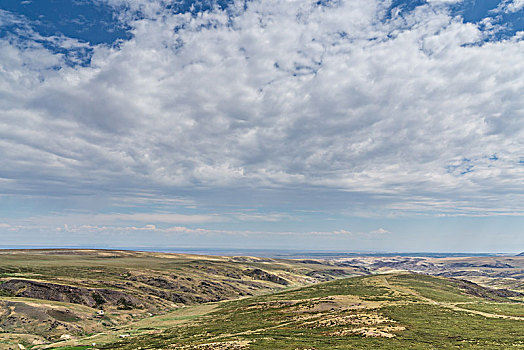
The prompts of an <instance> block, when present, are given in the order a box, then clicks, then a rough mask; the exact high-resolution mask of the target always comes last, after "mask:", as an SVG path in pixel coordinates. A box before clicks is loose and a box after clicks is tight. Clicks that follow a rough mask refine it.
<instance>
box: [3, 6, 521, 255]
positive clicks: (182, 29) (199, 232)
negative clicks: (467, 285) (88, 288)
mask: <svg viewBox="0 0 524 350" xmlns="http://www.w3.org/2000/svg"><path fill="white" fill-rule="evenodd" d="M523 38H524V1H522V0H485V1H474V0H464V1H459V0H432V1H422V0H420V1H397V0H393V1H376V0H351V1H349V0H348V1H344V0H331V1H291V0H290V1H277V0H264V1H220V2H215V1H198V2H175V1H169V0H163V1H160V0H75V1H72V0H69V1H66V0H39V1H29V0H28V1H14V0H5V1H2V3H1V4H0V155H1V166H0V245H3V246H8V245H34V246H82V245H84V246H104V247H110V246H118V247H122V246H127V247H166V248H176V247H218V248H264V249H267V248H271V249H277V248H282V249H319V250H346V251H363V250H365V251H447V252H460V251H466V252H519V251H522V250H524V210H523V208H524V144H523V142H522V140H523V139H524V99H523V98H522V96H524V40H523Z"/></svg>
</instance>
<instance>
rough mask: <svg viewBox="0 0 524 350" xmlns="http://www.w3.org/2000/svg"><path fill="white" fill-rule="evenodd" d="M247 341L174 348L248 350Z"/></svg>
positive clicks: (187, 349)
mask: <svg viewBox="0 0 524 350" xmlns="http://www.w3.org/2000/svg"><path fill="white" fill-rule="evenodd" d="M249 343H250V341H248V340H232V341H221V342H214V343H205V344H198V345H184V346H175V347H174V348H172V349H176V350H242V349H248V348H249Z"/></svg>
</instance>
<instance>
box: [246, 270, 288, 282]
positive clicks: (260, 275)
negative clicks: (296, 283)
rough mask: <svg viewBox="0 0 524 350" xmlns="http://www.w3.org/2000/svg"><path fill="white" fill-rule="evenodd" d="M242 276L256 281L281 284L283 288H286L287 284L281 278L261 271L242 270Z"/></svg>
mask: <svg viewBox="0 0 524 350" xmlns="http://www.w3.org/2000/svg"><path fill="white" fill-rule="evenodd" d="M244 274H245V275H246V276H250V277H252V278H254V279H256V280H261V281H269V282H273V283H278V284H281V285H283V286H287V285H288V284H289V282H288V281H287V280H285V279H283V278H282V277H280V276H277V275H273V274H271V273H268V272H266V271H264V270H261V269H247V270H244Z"/></svg>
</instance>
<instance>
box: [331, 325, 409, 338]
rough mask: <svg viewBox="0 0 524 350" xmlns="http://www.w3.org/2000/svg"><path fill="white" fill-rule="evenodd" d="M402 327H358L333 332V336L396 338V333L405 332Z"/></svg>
mask: <svg viewBox="0 0 524 350" xmlns="http://www.w3.org/2000/svg"><path fill="white" fill-rule="evenodd" d="M405 329H406V328H405V327H402V326H384V327H358V328H348V329H342V330H339V331H335V332H331V333H329V335H331V336H336V337H340V336H348V335H361V336H363V337H374V338H394V337H395V336H396V335H395V333H394V332H399V331H403V330H405Z"/></svg>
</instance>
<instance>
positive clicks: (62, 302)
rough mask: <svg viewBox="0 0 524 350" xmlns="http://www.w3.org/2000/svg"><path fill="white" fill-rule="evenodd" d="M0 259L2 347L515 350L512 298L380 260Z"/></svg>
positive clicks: (520, 304) (50, 255)
mask: <svg viewBox="0 0 524 350" xmlns="http://www.w3.org/2000/svg"><path fill="white" fill-rule="evenodd" d="M1 257H2V259H1V260H0V270H1V271H2V275H1V277H0V291H2V294H1V295H0V305H1V308H0V310H1V311H0V327H1V329H0V349H4V348H5V349H21V348H26V349H29V348H31V349H35V350H36V349H47V348H55V349H95V348H96V349H140V348H141V349H223V350H227V349H255V350H256V349H289V350H321V349H458V348H460V349H497V350H498V349H510V348H511V349H519V348H521V349H524V332H523V330H524V295H523V294H521V293H520V292H518V291H514V290H509V289H507V288H491V287H486V286H481V285H479V284H476V283H473V282H471V281H465V280H461V279H454V278H448V277H435V276H429V275H427V274H422V273H407V272H394V273H385V272H386V271H384V265H383V262H381V263H380V264H381V267H380V269H379V270H380V271H379V272H381V273H379V274H372V273H371V272H372V271H371V270H369V267H366V268H365V269H368V272H367V274H366V275H363V273H364V271H365V269H363V267H362V265H361V266H357V265H355V263H354V262H352V263H351V264H347V263H344V262H340V261H321V260H275V259H261V258H247V257H240V258H235V257H205V256H190V255H174V254H160V253H140V252H117V251H42V252H34V251H31V252H27V251H24V252H22V251H21V252H18V253H13V252H10V253H4V254H3V255H2V256H1ZM515 259H518V258H515ZM395 264H396V262H395ZM397 265H398V264H397ZM59 266H65V267H63V268H59ZM506 268H507V267H506ZM397 269H398V266H397ZM382 272H383V273H382ZM326 280H328V281H326Z"/></svg>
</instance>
